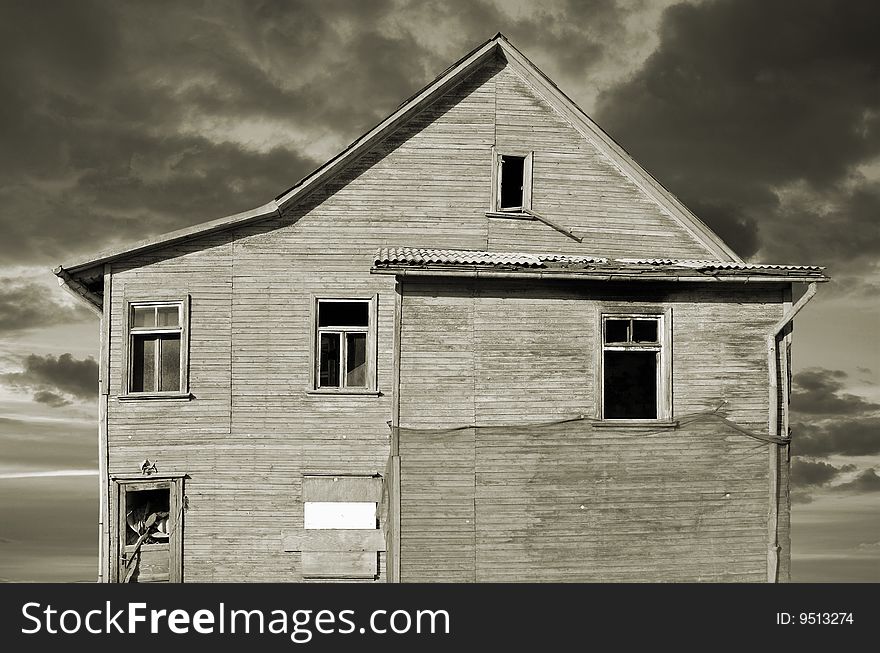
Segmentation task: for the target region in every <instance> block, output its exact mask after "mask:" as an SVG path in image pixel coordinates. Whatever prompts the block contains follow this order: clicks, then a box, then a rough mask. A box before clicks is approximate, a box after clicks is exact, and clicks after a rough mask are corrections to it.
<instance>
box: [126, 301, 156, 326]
mask: <svg viewBox="0 0 880 653" xmlns="http://www.w3.org/2000/svg"><path fill="white" fill-rule="evenodd" d="M131 325H132V326H136V327H153V326H156V308H155V307H154V306H134V307H132V309H131Z"/></svg>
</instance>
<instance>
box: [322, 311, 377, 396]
mask: <svg viewBox="0 0 880 653" xmlns="http://www.w3.org/2000/svg"><path fill="white" fill-rule="evenodd" d="M317 310H318V318H317V322H318V324H317V329H318V337H317V342H316V347H317V350H318V351H317V356H316V360H317V368H318V369H317V387H318V388H338V389H345V388H352V389H363V390H367V389H370V385H371V383H370V377H371V375H370V370H371V367H372V361H371V358H372V357H371V355H370V339H371V337H372V336H373V333H372V332H371V327H372V326H373V325H372V324H371V314H372V313H373V310H374V309H373V305H372V300H367V299H363V300H361V299H359V300H340V299H319V300H318V306H317Z"/></svg>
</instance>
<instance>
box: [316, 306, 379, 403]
mask: <svg viewBox="0 0 880 653" xmlns="http://www.w3.org/2000/svg"><path fill="white" fill-rule="evenodd" d="M322 302H326V303H337V302H362V303H365V304H367V326H366V327H335V326H329V327H321V326H319V325H318V311H319V307H320V304H321V303H322ZM378 304H379V295H378V294H373V295H356V296H338V295H337V296H330V295H312V297H311V319H310V337H309V386H308V389H307V391H306V392H307V393H308V394H322V395H377V394H379V390H378V374H377V367H378V364H377V359H378V357H377V333H378V326H377V322H378ZM323 333H341V334H343V335H342V337H340V357H339V366H340V385H339V386H322V385H320V380H321V370H320V369H319V368H320V365H321V356H320V349H319V348H320V346H321V334H323ZM347 333H365V334H366V336H367V343H366V357H367V360H366V364H367V370H366V373H365V378H366V385H364V386H354V387H347V386H346V385H345V380H346V377H347V375H348V370H347V369H346V367H347V366H346V359H347V357H348V348H347V339H346V338H345V334H347Z"/></svg>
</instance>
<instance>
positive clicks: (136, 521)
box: [125, 488, 171, 546]
mask: <svg viewBox="0 0 880 653" xmlns="http://www.w3.org/2000/svg"><path fill="white" fill-rule="evenodd" d="M170 510H171V496H170V491H169V489H168V488H162V489H157V490H128V491H127V492H126V493H125V524H126V527H127V528H126V530H125V544H126V546H128V545H136V544H137V543H138V540H141V539H143V542H142V544H159V543H167V542H168V536H169V530H168V517H169V514H170Z"/></svg>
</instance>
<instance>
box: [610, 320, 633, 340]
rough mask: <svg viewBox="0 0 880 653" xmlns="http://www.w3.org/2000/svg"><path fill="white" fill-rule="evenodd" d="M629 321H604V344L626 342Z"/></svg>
mask: <svg viewBox="0 0 880 653" xmlns="http://www.w3.org/2000/svg"><path fill="white" fill-rule="evenodd" d="M629 323H630V321H629V320H605V342H628V341H629Z"/></svg>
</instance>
